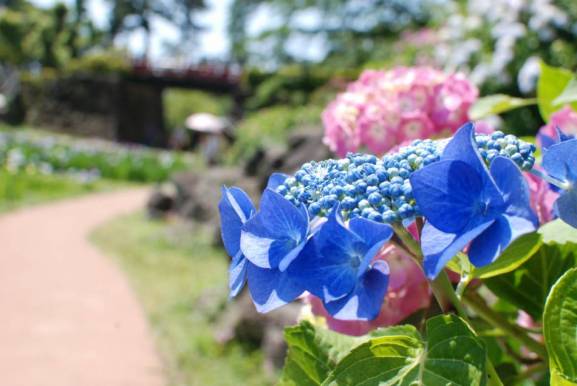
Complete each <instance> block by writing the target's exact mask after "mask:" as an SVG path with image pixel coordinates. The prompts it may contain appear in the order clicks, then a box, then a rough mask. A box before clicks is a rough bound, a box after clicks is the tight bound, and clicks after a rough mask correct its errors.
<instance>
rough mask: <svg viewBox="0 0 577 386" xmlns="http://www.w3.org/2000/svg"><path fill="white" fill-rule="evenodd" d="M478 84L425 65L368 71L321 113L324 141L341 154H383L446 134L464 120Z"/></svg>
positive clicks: (476, 94)
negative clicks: (363, 151) (421, 139)
mask: <svg viewBox="0 0 577 386" xmlns="http://www.w3.org/2000/svg"><path fill="white" fill-rule="evenodd" d="M477 96H478V90H477V88H476V87H475V86H474V85H473V84H471V83H470V82H469V81H468V80H467V79H466V78H465V77H464V76H463V75H462V74H450V75H447V74H445V73H443V72H441V71H438V70H435V69H433V68H430V67H395V68H393V69H391V70H389V71H375V70H367V71H365V72H363V73H362V74H361V75H360V77H359V79H358V80H357V81H355V82H352V83H350V84H349V85H348V87H347V91H346V92H344V93H342V94H340V95H338V96H337V98H336V99H335V100H334V101H333V102H332V103H331V104H329V106H328V107H327V108H326V109H325V111H324V112H323V117H322V118H323V123H324V126H325V137H324V141H325V143H326V144H327V145H328V146H329V147H330V148H331V150H333V151H334V152H335V153H337V154H338V155H340V156H344V155H345V154H346V153H347V152H348V151H357V150H359V149H360V148H367V149H368V150H369V151H371V152H373V153H376V154H379V155H380V154H383V153H385V152H387V151H389V150H390V149H391V148H392V147H394V146H396V145H398V144H399V143H401V142H403V141H407V140H412V139H416V138H429V137H440V136H447V135H450V134H451V133H453V132H455V131H456V130H457V129H458V128H459V127H460V126H461V125H462V124H463V123H465V122H466V121H468V119H469V117H468V113H467V112H468V110H469V107H470V106H471V104H472V103H473V102H474V101H475V100H476V98H477Z"/></svg>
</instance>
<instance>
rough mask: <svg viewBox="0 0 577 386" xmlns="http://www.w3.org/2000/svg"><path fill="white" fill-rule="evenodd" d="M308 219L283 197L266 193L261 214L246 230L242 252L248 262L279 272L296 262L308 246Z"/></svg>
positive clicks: (266, 191) (270, 191) (246, 226)
mask: <svg viewBox="0 0 577 386" xmlns="http://www.w3.org/2000/svg"><path fill="white" fill-rule="evenodd" d="M308 222H309V221H308V217H307V215H306V212H305V211H303V209H302V208H297V207H296V206H294V205H293V204H292V203H291V202H290V201H288V200H286V199H285V198H284V197H283V196H281V195H280V194H278V193H276V192H274V191H272V190H270V189H267V190H265V191H264V193H263V196H262V199H261V204H260V211H259V212H258V213H257V214H256V215H255V216H254V217H252V218H251V219H250V220H249V221H247V222H246V223H245V224H244V226H243V227H242V232H241V238H240V248H241V250H242V252H243V254H244V255H245V256H246V258H247V259H248V260H249V261H250V262H251V263H253V264H254V265H256V266H257V267H261V268H277V267H278V266H279V264H280V263H281V262H282V261H283V259H287V260H292V259H294V257H296V255H297V254H298V252H300V250H301V249H302V247H303V246H304V243H305V241H306V237H307V233H308V228H309V225H308Z"/></svg>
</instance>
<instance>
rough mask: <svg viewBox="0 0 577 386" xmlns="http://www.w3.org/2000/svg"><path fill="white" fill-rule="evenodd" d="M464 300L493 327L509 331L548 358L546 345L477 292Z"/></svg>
mask: <svg viewBox="0 0 577 386" xmlns="http://www.w3.org/2000/svg"><path fill="white" fill-rule="evenodd" d="M463 301H464V302H465V304H466V305H467V306H469V307H471V309H473V310H474V311H475V312H476V313H477V314H478V315H479V316H480V317H481V318H482V319H484V320H485V321H486V322H487V323H489V324H490V325H492V326H493V327H497V328H499V329H501V330H503V331H504V332H505V333H507V334H508V335H509V336H511V337H513V338H515V339H517V340H518V341H520V342H521V343H523V345H525V346H526V347H527V348H528V349H529V350H531V351H533V352H534V353H535V354H537V355H539V356H540V357H541V358H542V359H543V360H545V361H546V360H547V350H546V349H545V347H544V346H543V345H542V344H541V343H539V342H537V341H536V340H534V339H533V338H531V337H530V336H529V335H528V334H527V333H526V332H525V330H523V329H522V328H520V327H518V326H515V325H513V324H511V323H510V322H509V321H508V320H507V319H506V318H504V317H503V316H502V315H501V314H499V313H497V312H495V311H494V310H493V309H491V307H489V306H488V305H487V303H485V301H484V300H483V299H482V298H481V297H480V296H479V295H477V294H474V293H467V294H466V295H465V296H464V298H463Z"/></svg>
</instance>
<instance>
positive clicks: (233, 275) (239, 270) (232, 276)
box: [228, 251, 250, 298]
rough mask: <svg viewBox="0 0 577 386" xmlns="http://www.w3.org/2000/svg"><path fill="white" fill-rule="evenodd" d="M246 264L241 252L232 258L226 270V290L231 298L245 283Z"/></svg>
mask: <svg viewBox="0 0 577 386" xmlns="http://www.w3.org/2000/svg"><path fill="white" fill-rule="evenodd" d="M247 264H250V263H249V262H248V261H247V260H246V259H245V257H244V255H243V254H242V252H241V251H238V253H237V254H236V256H234V257H233V258H232V262H231V263H230V268H229V269H228V288H229V290H230V294H229V296H230V297H231V298H233V297H235V296H236V295H238V294H239V292H240V291H241V290H242V288H243V287H244V283H245V282H246V271H247Z"/></svg>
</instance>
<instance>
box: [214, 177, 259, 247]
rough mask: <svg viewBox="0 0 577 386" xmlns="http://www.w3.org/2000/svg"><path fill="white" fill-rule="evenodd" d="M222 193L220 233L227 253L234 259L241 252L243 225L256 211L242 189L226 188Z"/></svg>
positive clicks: (223, 188) (219, 206) (219, 207)
mask: <svg viewBox="0 0 577 386" xmlns="http://www.w3.org/2000/svg"><path fill="white" fill-rule="evenodd" d="M221 192H222V197H221V199H220V201H219V203H218V209H219V212H220V232H221V236H222V241H223V243H224V248H225V249H226V252H227V253H228V255H229V256H231V257H233V256H235V255H236V254H237V253H238V251H239V250H240V232H241V227H242V224H244V223H245V222H246V221H247V220H248V219H249V218H251V216H252V215H253V213H254V211H255V209H254V205H253V204H252V202H251V201H250V198H249V197H248V195H247V194H246V193H245V192H244V191H242V190H241V189H239V188H236V187H232V188H227V187H226V186H224V187H222V189H221Z"/></svg>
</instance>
